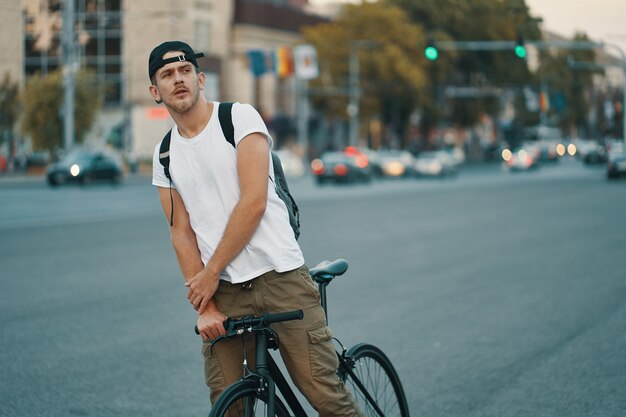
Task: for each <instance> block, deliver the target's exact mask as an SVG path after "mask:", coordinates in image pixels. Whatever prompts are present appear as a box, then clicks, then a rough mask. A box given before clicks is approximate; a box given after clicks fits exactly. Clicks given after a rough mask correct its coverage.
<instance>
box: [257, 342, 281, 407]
mask: <svg viewBox="0 0 626 417" xmlns="http://www.w3.org/2000/svg"><path fill="white" fill-rule="evenodd" d="M267 338H268V335H267V333H265V332H260V333H257V334H256V358H257V364H256V368H257V373H258V374H259V376H260V378H259V387H258V388H257V391H258V392H259V393H262V392H265V393H266V394H267V413H266V414H267V416H272V417H273V416H275V415H276V412H275V410H276V402H275V400H274V399H275V397H276V386H275V385H274V380H273V379H272V378H271V377H270V376H269V371H268V364H267V355H268V353H267V343H268V341H267Z"/></svg>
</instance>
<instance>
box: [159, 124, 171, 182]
mask: <svg viewBox="0 0 626 417" xmlns="http://www.w3.org/2000/svg"><path fill="white" fill-rule="evenodd" d="M171 140H172V131H171V130H168V132H167V133H166V134H165V136H164V137H163V140H162V141H161V147H160V148H159V162H160V163H161V165H163V171H165V176H166V177H167V179H168V180H170V183H171V181H172V177H170V141H171Z"/></svg>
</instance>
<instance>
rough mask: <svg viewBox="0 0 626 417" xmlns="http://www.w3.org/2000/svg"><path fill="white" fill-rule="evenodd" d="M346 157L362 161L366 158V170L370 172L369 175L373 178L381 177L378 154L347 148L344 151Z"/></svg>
mask: <svg viewBox="0 0 626 417" xmlns="http://www.w3.org/2000/svg"><path fill="white" fill-rule="evenodd" d="M344 152H345V153H346V155H348V156H350V157H353V158H360V159H361V160H362V161H363V160H365V159H364V158H367V162H368V169H369V170H370V171H371V172H370V173H371V175H373V176H374V177H381V176H382V175H383V168H382V166H381V163H380V157H379V155H378V152H376V151H374V150H372V149H369V148H363V147H357V146H347V147H346V149H345V150H344Z"/></svg>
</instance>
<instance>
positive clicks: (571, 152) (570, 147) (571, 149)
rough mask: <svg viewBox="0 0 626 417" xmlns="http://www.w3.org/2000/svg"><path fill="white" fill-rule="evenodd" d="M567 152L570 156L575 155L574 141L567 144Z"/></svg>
mask: <svg viewBox="0 0 626 417" xmlns="http://www.w3.org/2000/svg"><path fill="white" fill-rule="evenodd" d="M567 153H568V154H569V155H570V156H574V155H576V145H574V144H573V143H570V144H569V145H568V146H567Z"/></svg>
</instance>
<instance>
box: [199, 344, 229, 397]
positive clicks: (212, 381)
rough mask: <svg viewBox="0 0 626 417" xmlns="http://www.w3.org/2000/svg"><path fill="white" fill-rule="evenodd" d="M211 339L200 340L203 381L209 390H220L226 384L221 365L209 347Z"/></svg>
mask: <svg viewBox="0 0 626 417" xmlns="http://www.w3.org/2000/svg"><path fill="white" fill-rule="evenodd" d="M211 342H212V341H211V340H209V339H207V340H203V341H202V356H204V382H205V383H206V385H207V386H208V387H209V388H211V391H222V390H223V389H224V388H225V386H226V381H225V378H224V372H223V371H222V365H221V364H220V361H219V359H218V357H217V355H216V354H215V350H214V349H211Z"/></svg>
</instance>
